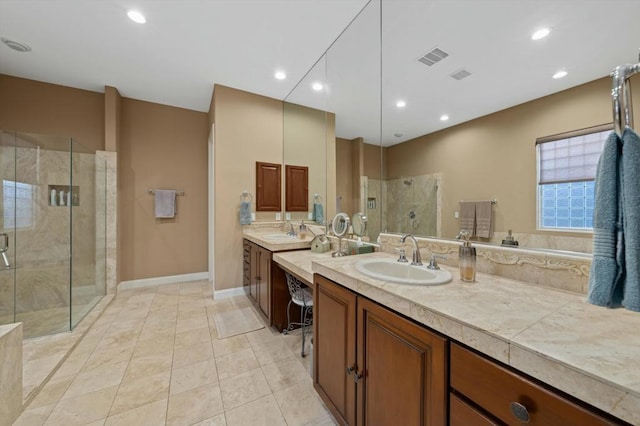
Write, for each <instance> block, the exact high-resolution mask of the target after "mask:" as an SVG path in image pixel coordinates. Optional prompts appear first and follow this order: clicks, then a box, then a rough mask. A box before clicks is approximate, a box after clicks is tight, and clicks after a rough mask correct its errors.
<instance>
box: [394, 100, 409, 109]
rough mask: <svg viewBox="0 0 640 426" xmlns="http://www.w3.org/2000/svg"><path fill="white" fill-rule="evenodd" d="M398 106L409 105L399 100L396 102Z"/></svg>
mask: <svg viewBox="0 0 640 426" xmlns="http://www.w3.org/2000/svg"><path fill="white" fill-rule="evenodd" d="M396 106H397V107H398V108H404V107H406V106H407V103H406V102H405V101H398V102H396Z"/></svg>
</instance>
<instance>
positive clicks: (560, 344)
mask: <svg viewBox="0 0 640 426" xmlns="http://www.w3.org/2000/svg"><path fill="white" fill-rule="evenodd" d="M327 254H328V253H322V254H319V253H310V252H306V251H304V252H296V253H295V254H288V253H283V254H278V255H277V259H279V260H280V261H282V262H284V263H282V264H283V266H285V267H286V268H287V269H290V270H292V272H295V273H297V274H298V275H300V276H301V277H303V278H304V277H305V275H303V274H302V272H301V271H300V270H302V271H304V272H305V274H307V275H306V276H307V277H312V276H311V275H308V269H307V265H308V263H309V262H311V264H312V270H313V272H317V273H319V274H321V275H323V276H325V277H327V278H329V279H331V280H333V281H336V282H338V283H340V284H342V285H343V286H345V287H347V288H349V289H351V290H353V291H355V292H357V293H359V294H362V295H363V296H366V297H368V298H370V299H372V300H375V301H376V302H378V303H381V304H382V305H385V306H387V307H389V308H391V309H393V310H395V311H397V312H399V313H401V314H403V315H406V316H408V317H410V318H412V319H414V320H416V321H418V322H420V323H422V324H424V325H426V326H428V327H430V328H432V329H434V330H436V331H439V332H441V333H443V334H445V335H447V336H449V337H451V338H452V339H455V340H457V341H459V342H462V343H464V344H466V345H468V346H470V347H473V348H475V349H477V350H479V351H480V352H483V353H485V354H486V355H488V356H490V357H492V358H495V359H497V360H499V361H501V362H503V363H505V364H508V365H511V366H512V367H514V368H516V369H518V370H520V371H522V372H524V373H526V374H528V375H530V376H533V377H536V378H538V379H540V380H541V381H543V382H545V383H548V384H550V385H551V386H554V387H556V388H558V389H560V390H562V391H564V392H566V393H568V394H571V395H573V396H575V397H576V398H578V399H581V400H583V401H585V402H587V403H589V404H591V405H593V406H595V407H598V408H600V409H602V410H604V411H606V412H609V413H611V414H612V415H614V416H616V417H618V418H620V419H623V420H625V421H628V422H630V423H632V424H638V425H640V332H639V330H640V313H637V312H631V311H628V310H625V309H607V308H602V307H598V306H593V305H590V304H588V303H587V302H586V301H585V298H584V296H581V295H576V294H573V293H568V292H562V291H558V290H552V289H547V288H541V287H539V286H532V285H529V284H526V283H522V282H519V281H514V280H510V279H506V278H502V277H498V276H493V275H487V274H481V273H479V274H477V277H476V282H475V283H463V282H461V281H460V280H459V279H458V276H459V275H458V271H457V269H455V268H451V267H447V266H443V268H444V269H447V270H449V271H450V272H451V273H452V275H453V277H454V278H453V281H452V282H451V283H449V284H446V285H440V286H425V287H421V286H411V285H402V284H394V283H389V282H385V281H380V280H376V279H373V278H369V277H367V276H366V275H363V274H362V273H360V272H358V271H357V270H356V268H355V264H356V262H358V261H359V260H361V259H364V258H370V257H380V258H395V256H393V255H391V254H388V253H373V254H364V255H359V256H348V257H341V258H331V256H330V254H328V255H327ZM274 258H276V257H275V256H274ZM276 261H278V260H276ZM292 266H293V267H292ZM441 266H442V265H441ZM294 267H295V269H294ZM296 269H298V270H297V271H296ZM310 282H312V280H310Z"/></svg>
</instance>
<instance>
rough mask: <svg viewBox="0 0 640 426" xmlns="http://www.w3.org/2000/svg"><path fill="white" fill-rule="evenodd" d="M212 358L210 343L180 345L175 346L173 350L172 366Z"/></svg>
mask: <svg viewBox="0 0 640 426" xmlns="http://www.w3.org/2000/svg"><path fill="white" fill-rule="evenodd" d="M212 358H213V347H212V345H211V343H209V342H205V343H199V344H197V345H192V346H182V347H179V348H175V349H174V352H173V368H180V367H184V366H186V365H190V364H193V363H196V362H199V361H206V360H208V359H212Z"/></svg>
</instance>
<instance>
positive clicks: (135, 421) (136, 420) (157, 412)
mask: <svg viewBox="0 0 640 426" xmlns="http://www.w3.org/2000/svg"><path fill="white" fill-rule="evenodd" d="M166 415H167V399H166V398H165V399H161V400H159V401H155V402H151V403H149V404H145V405H142V406H140V407H137V408H134V409H132V410H128V411H125V412H123V413H120V414H116V415H112V416H109V417H108V418H107V420H106V422H105V423H104V424H105V426H157V425H163V424H165V421H166Z"/></svg>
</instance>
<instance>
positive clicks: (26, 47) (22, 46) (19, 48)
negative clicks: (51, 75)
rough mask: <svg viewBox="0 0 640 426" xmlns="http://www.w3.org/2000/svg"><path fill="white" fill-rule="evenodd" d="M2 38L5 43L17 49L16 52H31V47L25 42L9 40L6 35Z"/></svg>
mask: <svg viewBox="0 0 640 426" xmlns="http://www.w3.org/2000/svg"><path fill="white" fill-rule="evenodd" d="M0 40H2V42H3V43H4V44H6V45H7V46H8V47H10V48H11V49H13V50H15V51H16V52H20V53H24V52H31V47H30V46H29V45H26V44H24V43H18V42H17V41H13V40H9V39H7V38H4V37H2V38H0Z"/></svg>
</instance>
